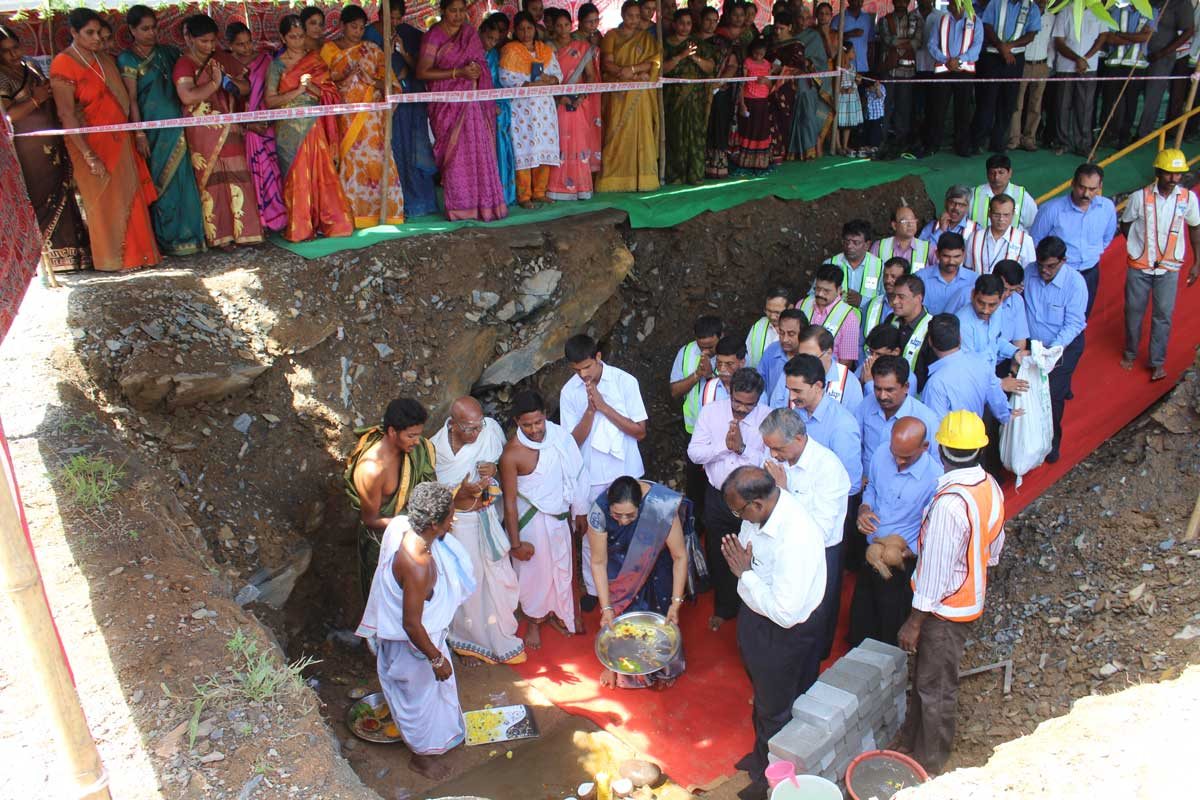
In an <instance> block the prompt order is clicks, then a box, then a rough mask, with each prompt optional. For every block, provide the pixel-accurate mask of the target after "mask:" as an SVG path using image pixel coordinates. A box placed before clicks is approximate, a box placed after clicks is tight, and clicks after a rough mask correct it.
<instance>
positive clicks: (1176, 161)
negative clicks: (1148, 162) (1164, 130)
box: [1154, 147, 1188, 172]
mask: <svg viewBox="0 0 1200 800" xmlns="http://www.w3.org/2000/svg"><path fill="white" fill-rule="evenodd" d="M1154 168H1155V169H1161V170H1162V171H1163V172H1187V171H1188V163H1187V156H1185V155H1184V154H1183V151H1182V150H1176V149H1175V148H1173V147H1168V148H1167V149H1166V150H1161V151H1159V153H1158V155H1156V156H1155V157H1154Z"/></svg>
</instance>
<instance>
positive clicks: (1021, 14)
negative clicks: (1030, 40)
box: [942, 0, 1033, 54]
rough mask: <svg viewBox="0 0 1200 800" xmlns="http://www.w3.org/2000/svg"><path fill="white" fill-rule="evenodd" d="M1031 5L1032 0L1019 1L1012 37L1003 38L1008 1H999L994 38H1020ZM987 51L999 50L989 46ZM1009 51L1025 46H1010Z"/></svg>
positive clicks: (1003, 40) (1006, 40) (1018, 49)
mask: <svg viewBox="0 0 1200 800" xmlns="http://www.w3.org/2000/svg"><path fill="white" fill-rule="evenodd" d="M1032 5H1033V0H1024V2H1022V3H1021V10H1020V11H1018V12H1017V22H1016V24H1015V25H1013V33H1012V38H1011V39H1005V38H1004V23H1005V22H1007V21H1008V3H1007V2H1001V3H1000V13H999V15H998V16H997V19H996V38H998V39H999V40H1000V41H1002V42H1015V41H1016V40H1017V39H1020V38H1021V36H1022V35H1023V34H1024V33H1025V26H1026V25H1028V24H1029V7H1030V6H1032ZM987 51H988V52H989V53H999V52H1000V51H999V50H997V49H996V48H994V47H989V48H988V49H987ZM942 52H943V53H944V52H946V51H945V50H943V51H942ZM1010 52H1012V53H1014V54H1016V53H1024V52H1025V46H1024V45H1022V46H1020V47H1014V48H1012V50H1011V51H1010Z"/></svg>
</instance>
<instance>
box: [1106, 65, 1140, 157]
mask: <svg viewBox="0 0 1200 800" xmlns="http://www.w3.org/2000/svg"><path fill="white" fill-rule="evenodd" d="M1096 74H1097V75H1098V76H1099V77H1101V78H1124V77H1125V76H1127V75H1128V74H1129V67H1122V66H1113V67H1104V66H1102V67H1100V70H1099V72H1097V73H1096ZM1133 74H1134V76H1135V77H1136V76H1137V75H1140V74H1141V71H1140V70H1138V71H1135V72H1134V73H1133ZM1139 83H1141V81H1130V82H1129V85H1128V86H1125V91H1124V92H1122V91H1121V87H1122V86H1123V85H1124V84H1123V83H1122V82H1121V81H1101V82H1100V119H1099V120H1098V121H1097V122H1096V127H1097V129H1099V128H1101V127H1103V125H1104V122H1105V120H1108V128H1106V129H1105V132H1104V141H1105V142H1107V143H1124V142H1129V141H1132V140H1133V121H1134V118H1135V117H1136V116H1137V90H1136V89H1135V86H1136V84H1139ZM1114 109H1115V110H1114ZM1110 114H1111V115H1112V118H1111V119H1109V115H1110Z"/></svg>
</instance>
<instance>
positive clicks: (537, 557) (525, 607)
mask: <svg viewBox="0 0 1200 800" xmlns="http://www.w3.org/2000/svg"><path fill="white" fill-rule="evenodd" d="M521 541H523V542H529V543H530V544H531V545H533V557H532V558H530V559H529V560H528V561H518V562H517V577H518V578H519V579H520V583H521V610H522V611H524V612H525V615H526V616H527V617H529V618H531V619H538V620H540V619H544V618H545V617H546V616H548V615H549V614H551V613H553V614H554V615H555V616H556V617H558V618H559V619H560V620H562V623H563V625H565V626H566V627H567V630H570V631H573V630H575V596H574V593H573V592H572V591H571V522H570V520H569V519H556V518H555V517H553V516H551V515H549V514H545V513H543V512H541V511H539V512H537V513H536V514H534V515H533V519H531V520H529V523H528V524H527V525H526V526H525V527H524V528H522V529H521Z"/></svg>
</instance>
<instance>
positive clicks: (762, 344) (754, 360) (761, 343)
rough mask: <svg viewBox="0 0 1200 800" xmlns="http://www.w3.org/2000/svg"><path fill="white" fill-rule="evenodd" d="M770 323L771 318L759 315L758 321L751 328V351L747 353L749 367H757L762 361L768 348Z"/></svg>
mask: <svg viewBox="0 0 1200 800" xmlns="http://www.w3.org/2000/svg"><path fill="white" fill-rule="evenodd" d="M770 324H771V320H769V319H767V318H766V317H759V318H758V322H756V323H754V327H752V328H751V329H750V352H749V353H747V354H746V366H747V367H757V366H758V362H760V361H762V357H763V353H764V352H765V351H766V349H767V328H768V327H769V326H770Z"/></svg>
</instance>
